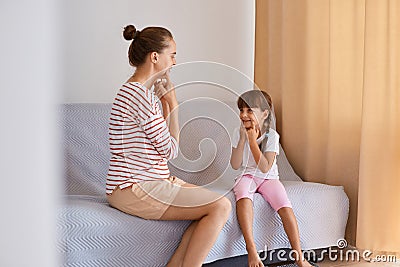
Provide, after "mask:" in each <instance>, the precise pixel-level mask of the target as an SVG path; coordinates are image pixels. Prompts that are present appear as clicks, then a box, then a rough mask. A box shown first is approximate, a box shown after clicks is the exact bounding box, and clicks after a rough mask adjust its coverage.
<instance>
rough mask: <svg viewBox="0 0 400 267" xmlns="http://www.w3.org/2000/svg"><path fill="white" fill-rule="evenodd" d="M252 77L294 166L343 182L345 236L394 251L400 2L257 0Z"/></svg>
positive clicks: (399, 162)
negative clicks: (271, 108) (269, 104)
mask: <svg viewBox="0 0 400 267" xmlns="http://www.w3.org/2000/svg"><path fill="white" fill-rule="evenodd" d="M255 81H256V84H257V85H258V86H259V87H260V88H261V89H263V90H266V91H268V92H269V93H270V94H271V95H272V97H273V100H274V105H275V108H276V115H277V129H278V131H279V132H280V133H281V137H282V144H283V147H284V148H285V151H286V152H287V154H288V158H289V160H290V161H291V162H292V164H293V166H294V168H295V170H296V171H297V172H298V174H299V175H300V176H302V177H303V178H304V179H305V180H307V181H312V182H322V183H327V184H331V185H343V186H344V188H345V191H346V193H347V195H348V196H349V199H350V217H349V221H348V225H347V230H346V238H347V241H348V242H349V243H350V244H353V245H357V247H359V248H364V249H370V250H375V251H391V252H400V193H399V191H400V1H399V0H331V1H329V0H298V1H292V0H256V54H255Z"/></svg>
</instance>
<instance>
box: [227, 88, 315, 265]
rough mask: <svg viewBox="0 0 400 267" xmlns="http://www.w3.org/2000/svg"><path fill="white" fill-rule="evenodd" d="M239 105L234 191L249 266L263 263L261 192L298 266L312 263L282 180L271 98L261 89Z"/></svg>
mask: <svg viewBox="0 0 400 267" xmlns="http://www.w3.org/2000/svg"><path fill="white" fill-rule="evenodd" d="M237 106H238V108H239V110H240V120H241V126H240V129H239V128H238V129H236V131H235V133H234V136H233V142H232V156H231V165H232V168H233V169H235V170H237V169H239V168H241V169H242V173H241V175H240V176H239V177H238V179H237V181H236V184H235V186H234V188H233V191H234V193H235V196H236V212H237V217H238V221H239V225H240V228H241V230H242V233H243V236H244V239H245V242H246V249H247V253H248V264H249V267H260V266H264V265H263V263H262V261H261V259H260V257H259V256H258V253H257V248H256V245H255V242H254V237H253V205H252V201H253V196H254V193H256V192H258V193H260V194H261V195H262V196H263V198H264V199H265V200H266V201H267V202H268V203H269V204H270V205H271V206H272V208H273V209H274V210H275V211H277V212H278V214H279V216H280V217H281V220H282V223H283V227H284V229H285V232H286V234H287V236H288V238H289V242H290V244H291V246H292V249H293V250H295V251H296V255H298V257H297V259H296V263H297V265H298V266H312V265H310V263H309V262H307V261H305V260H304V259H303V258H302V257H301V255H302V252H301V247H300V237H299V231H298V227H297V221H296V218H295V216H294V213H293V210H292V206H291V203H290V201H289V199H288V197H287V194H286V191H285V188H284V187H283V185H282V183H281V182H280V181H279V173H278V165H277V164H276V155H278V154H279V134H278V133H277V132H276V131H275V130H274V129H272V128H270V124H271V120H272V116H273V115H272V112H271V106H272V100H271V97H270V96H269V95H268V94H267V93H266V92H263V91H260V90H250V91H247V92H245V93H243V94H242V95H241V96H240V97H239V99H238V101H237Z"/></svg>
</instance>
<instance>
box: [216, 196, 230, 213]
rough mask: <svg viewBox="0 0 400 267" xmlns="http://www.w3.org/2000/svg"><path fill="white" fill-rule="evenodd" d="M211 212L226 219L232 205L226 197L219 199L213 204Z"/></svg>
mask: <svg viewBox="0 0 400 267" xmlns="http://www.w3.org/2000/svg"><path fill="white" fill-rule="evenodd" d="M212 210H213V211H214V212H215V213H217V214H219V215H226V217H228V216H229V214H230V213H231V211H232V203H231V201H230V200H229V199H227V198H226V197H221V198H220V199H218V200H217V201H216V202H215V203H214V205H213V207H212Z"/></svg>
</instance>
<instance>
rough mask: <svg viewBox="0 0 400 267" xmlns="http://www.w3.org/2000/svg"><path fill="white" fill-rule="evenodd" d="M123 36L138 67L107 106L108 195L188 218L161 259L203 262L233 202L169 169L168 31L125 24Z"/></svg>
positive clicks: (174, 126) (174, 110) (175, 137)
mask: <svg viewBox="0 0 400 267" xmlns="http://www.w3.org/2000/svg"><path fill="white" fill-rule="evenodd" d="M123 35H124V38H125V39H126V40H128V41H130V40H132V42H131V45H130V47H129V52H128V57H129V62H130V64H131V65H132V66H134V67H136V69H135V72H134V74H133V75H132V76H131V77H130V78H129V79H128V81H127V82H126V83H125V84H123V85H122V86H121V88H120V89H119V91H118V94H117V96H116V98H115V100H114V103H113V107H112V111H111V117H110V128H109V137H110V149H111V155H112V157H111V160H110V167H109V172H108V177H107V186H106V189H107V198H108V201H109V203H110V205H111V206H113V207H115V208H117V209H119V210H121V211H123V212H125V213H128V214H131V215H135V216H139V217H141V218H144V219H152V220H193V221H194V222H192V224H191V225H190V226H189V227H188V228H187V230H186V231H185V233H184V235H183V237H182V240H181V243H180V245H179V246H178V248H177V250H176V251H175V253H174V254H173V256H172V257H171V259H170V260H169V262H168V265H167V266H170V267H172V266H191V267H193V266H201V265H202V263H203V261H204V259H205V258H206V257H207V254H208V252H209V251H210V249H211V248H212V246H213V244H214V242H215V241H216V239H217V237H218V234H219V232H220V231H221V229H222V228H223V226H224V225H225V223H226V221H227V219H228V217H229V214H230V211H231V203H230V201H229V200H228V199H226V198H225V197H222V196H220V195H218V194H216V193H214V192H211V191H209V190H206V189H203V188H200V187H197V186H195V185H192V184H188V183H185V182H184V181H182V180H180V179H179V178H177V177H173V176H171V175H170V172H169V169H168V165H167V162H168V160H169V159H171V158H174V157H176V156H177V154H178V153H177V151H178V142H179V124H178V102H177V100H176V95H175V89H174V87H173V85H172V83H171V82H170V79H169V72H170V69H171V67H172V66H173V65H175V64H176V60H175V56H176V44H175V41H174V39H173V37H172V34H171V33H170V32H169V31H168V30H167V29H165V28H161V27H147V28H145V29H143V30H142V31H138V30H136V28H135V27H134V26H132V25H129V26H127V27H125V29H124V33H123ZM152 88H154V89H153V90H152ZM158 99H160V101H161V104H162V109H163V113H161V110H160V107H159V104H158Z"/></svg>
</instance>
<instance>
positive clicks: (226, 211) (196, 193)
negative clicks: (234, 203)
mask: <svg viewBox="0 0 400 267" xmlns="http://www.w3.org/2000/svg"><path fill="white" fill-rule="evenodd" d="M185 187H186V188H183V189H182V190H181V191H179V193H178V195H177V197H176V202H175V201H174V204H173V205H172V206H170V207H169V208H168V209H167V211H166V212H165V213H164V214H163V216H162V217H161V218H160V220H196V221H197V222H196V223H192V224H191V225H190V226H189V227H188V229H187V230H186V232H185V233H184V236H183V238H182V241H181V244H180V245H179V247H178V249H177V250H176V251H175V253H174V255H173V256H172V258H171V260H170V262H169V263H168V267H173V266H174V267H175V266H177V267H180V266H182V267H189V266H190V267H196V266H198V267H200V266H202V264H203V262H204V260H205V258H206V257H207V255H208V252H209V251H210V250H211V248H212V246H213V245H214V243H215V241H216V240H217V237H218V235H219V233H220V231H221V230H222V228H223V226H224V225H225V223H226V221H227V220H228V218H229V215H230V212H231V202H230V201H229V200H228V199H227V198H225V197H221V196H220V195H219V194H217V193H215V192H212V191H209V190H207V189H203V188H201V187H196V186H193V185H185ZM185 189H187V190H185ZM186 200H187V201H186ZM185 201H186V203H189V206H182V205H183V203H185Z"/></svg>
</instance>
